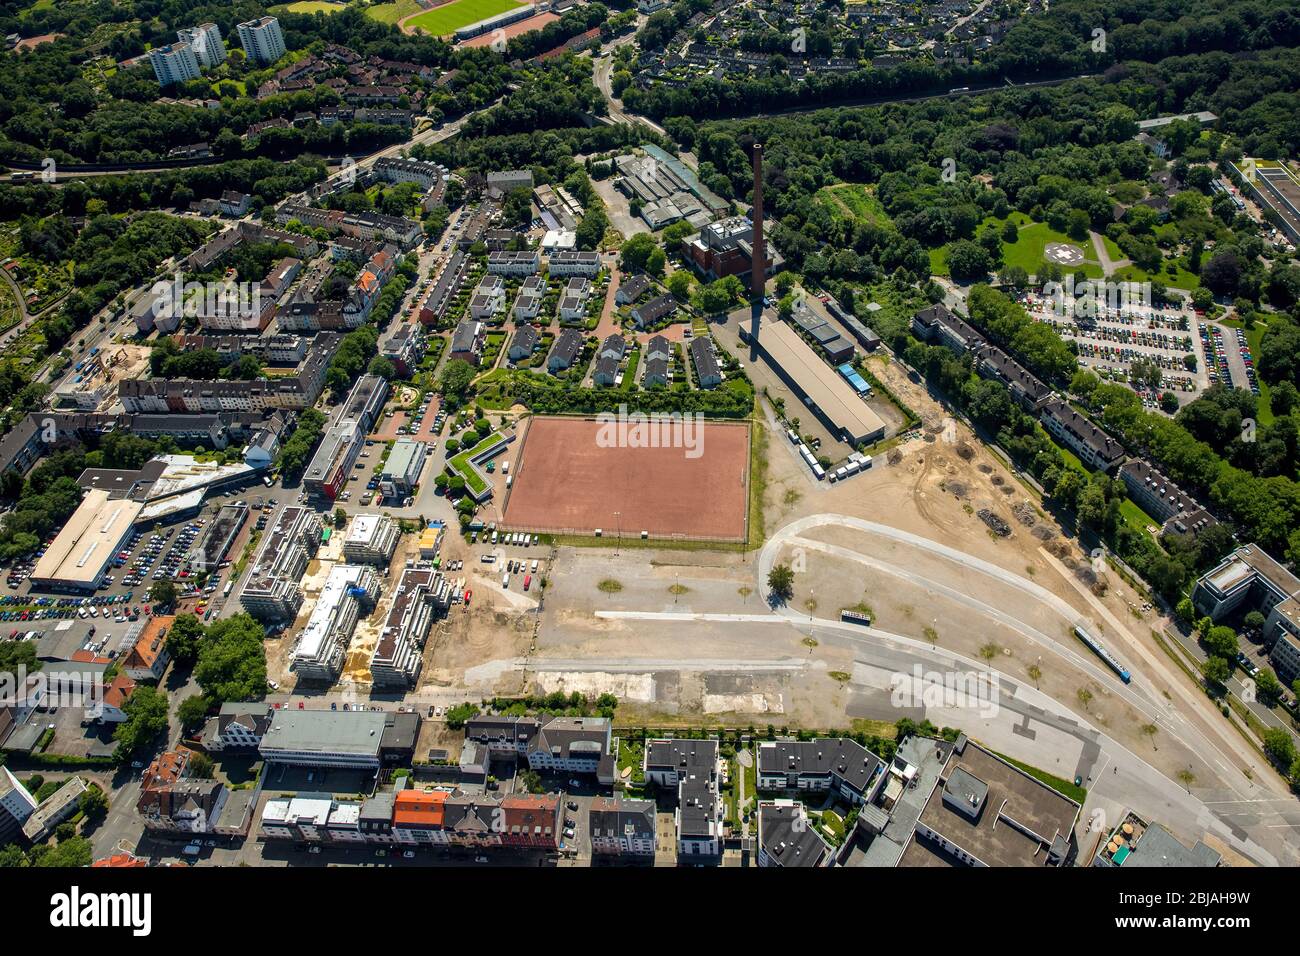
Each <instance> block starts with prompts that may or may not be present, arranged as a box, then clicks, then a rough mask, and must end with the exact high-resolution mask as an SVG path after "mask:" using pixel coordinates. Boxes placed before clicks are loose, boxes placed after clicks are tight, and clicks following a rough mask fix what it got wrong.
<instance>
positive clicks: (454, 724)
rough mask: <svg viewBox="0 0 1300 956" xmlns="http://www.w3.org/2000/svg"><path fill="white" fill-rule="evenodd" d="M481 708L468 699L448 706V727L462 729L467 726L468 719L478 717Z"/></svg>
mask: <svg viewBox="0 0 1300 956" xmlns="http://www.w3.org/2000/svg"><path fill="white" fill-rule="evenodd" d="M478 714H479V709H478V708H477V707H475V706H474V705H473V704H471V703H470V702H469V701H466V702H465V703H463V704H457V705H456V706H455V707H448V708H447V727H448V728H450V729H451V730H460V729H461V728H462V727H464V726H465V723H466V721H469V720H471V719H473V718H474V717H477V716H478Z"/></svg>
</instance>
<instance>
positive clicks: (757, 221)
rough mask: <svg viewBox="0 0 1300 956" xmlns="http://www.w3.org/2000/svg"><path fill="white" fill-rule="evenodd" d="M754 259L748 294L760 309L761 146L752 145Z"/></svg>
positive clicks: (763, 266) (763, 260)
mask: <svg viewBox="0 0 1300 956" xmlns="http://www.w3.org/2000/svg"><path fill="white" fill-rule="evenodd" d="M752 215H753V220H754V241H753V248H754V259H753V263H752V269H751V279H750V283H751V288H750V294H751V295H752V296H753V299H754V301H755V302H757V303H758V304H759V307H760V308H761V306H762V302H763V285H764V276H765V274H766V272H767V249H766V247H765V246H764V245H763V144H762V143H755V144H754V209H753V214H752Z"/></svg>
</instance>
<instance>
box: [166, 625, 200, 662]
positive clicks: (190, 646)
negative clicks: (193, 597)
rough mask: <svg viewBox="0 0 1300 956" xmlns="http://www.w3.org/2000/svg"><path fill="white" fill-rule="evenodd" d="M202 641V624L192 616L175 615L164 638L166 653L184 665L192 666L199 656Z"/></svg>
mask: <svg viewBox="0 0 1300 956" xmlns="http://www.w3.org/2000/svg"><path fill="white" fill-rule="evenodd" d="M202 640H203V622H202V621H200V620H199V619H198V617H197V616H196V615H193V614H177V615H176V619H175V620H173V621H172V623H171V626H170V627H169V628H168V629H167V636H166V637H165V638H164V642H165V644H166V647H167V653H168V654H170V655H171V656H172V657H173V658H174V659H176V660H177V661H179V662H182V663H185V664H192V663H193V662H194V660H195V659H196V658H197V657H198V656H199V643H200V642H201V641H202Z"/></svg>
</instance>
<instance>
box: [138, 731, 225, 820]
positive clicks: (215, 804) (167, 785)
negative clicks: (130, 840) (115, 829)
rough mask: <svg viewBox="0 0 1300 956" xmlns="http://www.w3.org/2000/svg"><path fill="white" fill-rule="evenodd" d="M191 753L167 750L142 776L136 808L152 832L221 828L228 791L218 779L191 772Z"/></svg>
mask: <svg viewBox="0 0 1300 956" xmlns="http://www.w3.org/2000/svg"><path fill="white" fill-rule="evenodd" d="M190 754H191V751H189V750H171V751H166V752H164V753H162V754H160V755H159V756H158V757H157V758H155V760H154V761H153V762H152V763H151V764H150V765H149V766H148V767H147V768H146V769H145V771H144V773H143V775H142V776H141V779H140V795H139V798H138V799H137V800H136V810H137V811H138V812H139V814H140V817H141V820H142V822H143V823H144V828H145V830H146V831H148V832H149V833H153V834H161V835H167V834H172V835H182V834H184V835H193V834H202V833H214V832H216V831H217V830H218V829H219V827H220V825H221V815H222V811H223V810H224V809H225V806H226V801H227V799H228V797H229V796H230V794H229V791H228V790H227V789H226V787H225V785H224V784H222V783H220V782H218V781H215V780H203V779H197V778H192V777H190V776H188V770H189V760H190Z"/></svg>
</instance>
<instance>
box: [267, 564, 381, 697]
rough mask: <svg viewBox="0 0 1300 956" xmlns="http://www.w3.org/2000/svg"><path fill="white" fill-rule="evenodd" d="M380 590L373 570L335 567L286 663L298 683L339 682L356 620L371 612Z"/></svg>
mask: <svg viewBox="0 0 1300 956" xmlns="http://www.w3.org/2000/svg"><path fill="white" fill-rule="evenodd" d="M379 590H380V580H379V576H378V575H377V574H376V573H375V569H374V568H372V567H369V566H366V565H359V564H338V565H335V566H334V568H333V570H331V571H330V573H329V576H328V577H326V579H325V584H324V586H323V587H322V588H321V592H320V596H319V597H318V598H317V599H316V606H315V607H314V608H312V612H311V617H310V618H308V620H307V626H306V627H305V628H303V632H302V635H301V636H300V637H299V638H298V644H297V646H296V647H295V648H294V650H293V653H292V655H291V656H290V659H289V668H290V669H291V670H292V671H294V672H295V673H296V674H297V675H298V677H299V679H300V680H306V681H320V682H329V681H334V680H336V679H337V678H338V676H339V674H340V673H342V671H343V662H344V659H345V658H346V656H347V650H348V644H349V643H350V642H351V640H352V631H353V630H354V629H355V628H356V625H357V620H358V618H360V617H361V616H363V612H364V613H366V614H368V613H369V612H370V611H371V610H372V609H373V608H374V606H375V604H376V603H377V602H378V600H379Z"/></svg>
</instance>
